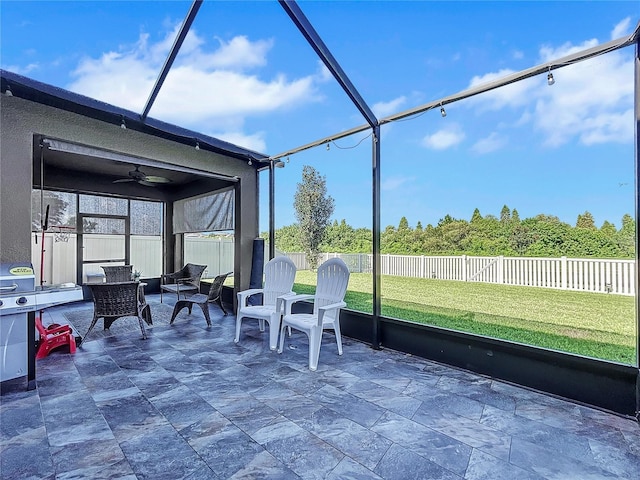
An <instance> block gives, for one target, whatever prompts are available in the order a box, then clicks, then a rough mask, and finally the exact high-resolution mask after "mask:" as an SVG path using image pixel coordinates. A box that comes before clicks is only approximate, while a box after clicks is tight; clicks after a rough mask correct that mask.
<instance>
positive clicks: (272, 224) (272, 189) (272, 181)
mask: <svg viewBox="0 0 640 480" xmlns="http://www.w3.org/2000/svg"><path fill="white" fill-rule="evenodd" d="M275 177H276V176H275V160H271V161H270V162H269V260H271V259H272V258H274V257H275V256H276V219H275V217H276V215H275V195H276V178H275Z"/></svg>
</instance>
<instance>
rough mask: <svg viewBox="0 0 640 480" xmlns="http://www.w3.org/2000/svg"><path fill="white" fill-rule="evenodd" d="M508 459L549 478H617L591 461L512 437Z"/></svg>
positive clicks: (582, 479) (557, 479)
mask: <svg viewBox="0 0 640 480" xmlns="http://www.w3.org/2000/svg"><path fill="white" fill-rule="evenodd" d="M509 461H510V462H511V463H512V464H514V465H516V466H518V467H520V468H523V469H524V470H527V471H530V472H535V473H537V474H538V475H540V476H542V477H544V478H547V479H550V480H560V479H568V478H575V479H580V480H596V479H598V480H601V479H605V478H619V477H618V476H617V475H615V474H613V473H611V472H608V471H606V470H604V469H602V468H600V467H599V466H597V465H596V464H595V462H593V463H585V462H581V461H579V460H576V459H575V458H572V457H569V456H563V455H558V454H557V453H556V452H555V451H553V450H552V449H548V448H545V447H544V446H541V445H537V444H535V443H532V442H528V441H526V440H521V439H520V438H518V437H514V438H513V440H512V446H511V455H510V457H509Z"/></svg>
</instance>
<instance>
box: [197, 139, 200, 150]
mask: <svg viewBox="0 0 640 480" xmlns="http://www.w3.org/2000/svg"><path fill="white" fill-rule="evenodd" d="M196 150H200V142H198V140H196Z"/></svg>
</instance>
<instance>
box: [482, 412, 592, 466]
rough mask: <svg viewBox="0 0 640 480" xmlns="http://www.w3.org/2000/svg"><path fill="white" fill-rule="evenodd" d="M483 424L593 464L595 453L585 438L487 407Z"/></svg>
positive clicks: (559, 453)
mask: <svg viewBox="0 0 640 480" xmlns="http://www.w3.org/2000/svg"><path fill="white" fill-rule="evenodd" d="M481 423H482V424H483V425H486V426H489V427H491V428H494V429H496V430H500V431H501V432H504V433H507V434H509V435H511V436H512V437H518V438H520V439H523V440H526V441H528V442H532V443H535V444H537V445H544V447H545V448H547V449H549V450H552V451H554V452H556V453H557V454H558V455H567V456H570V457H573V458H575V459H577V460H580V461H586V462H593V453H592V451H591V448H590V446H589V442H588V440H587V437H585V436H582V435H578V434H575V433H573V432H567V431H564V430H562V429H559V428H556V427H552V426H549V425H546V424H544V423H542V422H540V421H536V420H530V419H528V418H525V417H521V416H519V415H512V414H508V413H506V412H504V411H503V410H500V409H497V408H494V407H491V406H486V407H485V413H484V415H483V418H482V420H481Z"/></svg>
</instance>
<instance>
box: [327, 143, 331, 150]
mask: <svg viewBox="0 0 640 480" xmlns="http://www.w3.org/2000/svg"><path fill="white" fill-rule="evenodd" d="M329 150H331V144H330V143H329V142H327V152H328V151H329Z"/></svg>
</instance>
